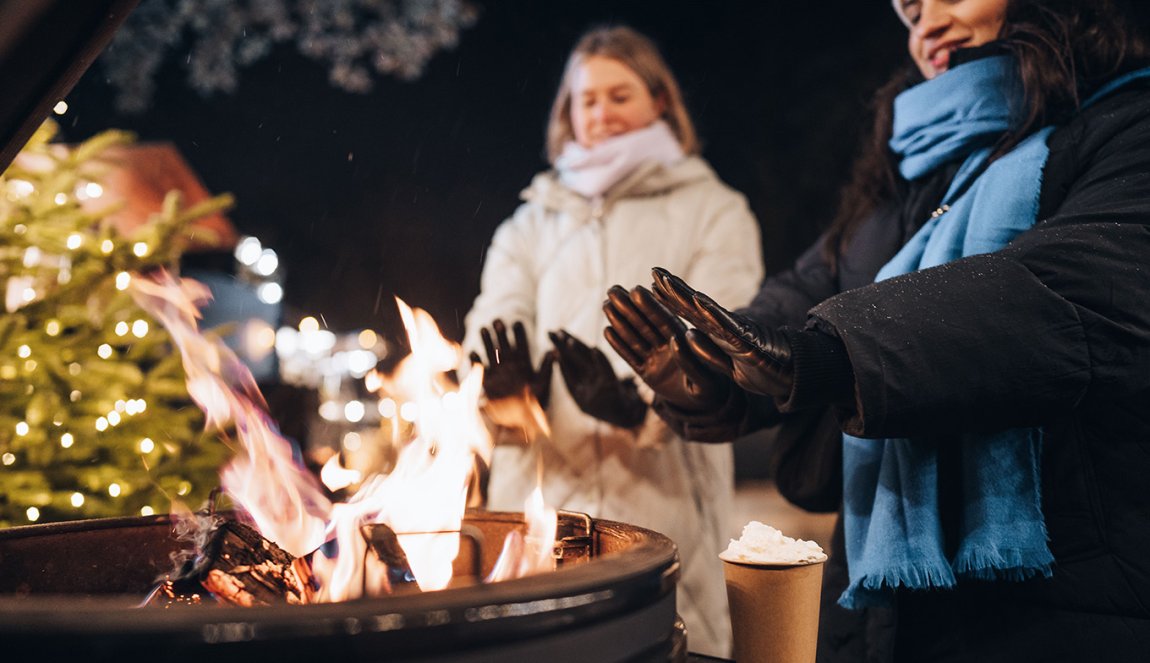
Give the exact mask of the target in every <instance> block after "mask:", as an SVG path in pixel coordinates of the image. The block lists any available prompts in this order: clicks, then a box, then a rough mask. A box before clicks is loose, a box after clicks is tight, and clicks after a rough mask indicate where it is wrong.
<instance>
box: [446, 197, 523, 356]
mask: <svg viewBox="0 0 1150 663" xmlns="http://www.w3.org/2000/svg"><path fill="white" fill-rule="evenodd" d="M536 213H538V211H537V209H536V208H535V207H534V206H532V205H531V204H530V203H525V204H523V205H521V206H520V207H519V209H517V210H516V211H515V214H514V215H512V217H511V218H509V219H507V220H506V221H504V222H503V223H502V224H500V226H499V227H498V228H497V229H496V230H495V235H494V237H493V238H492V239H491V245H490V246H488V248H487V253H486V255H485V256H484V259H483V272H482V274H481V276H480V279H479V295H478V296H477V297H476V298H475V302H474V303H473V304H472V305H471V310H470V311H469V312H468V313H467V317H466V320H465V325H466V330H467V331H466V333H465V335H464V339H463V349H464V353H465V356H466V355H467V354H469V353H470V352H478V353H479V354H480V356H483V343H482V341H481V340H480V336H479V330H480V329H482V328H483V327H488V326H490V325H491V323H492V322H493V321H494V320H496V319H497V318H498V319H501V320H503V321H504V322H506V323H507V324H508V325H511V324H512V323H513V322H516V321H522V322H523V324H524V325H525V326H526V327H527V337H528V338H534V328H535V293H536V291H537V283H536V274H537V273H538V270H536V269H535V254H536V251H537V247H536V246H535V242H534V241H533V240H532V232H531V229H532V227H533V223H532V217H533V215H534V214H536ZM537 351H538V348H532V352H533V354H534V353H537ZM484 359H485V360H486V357H484Z"/></svg>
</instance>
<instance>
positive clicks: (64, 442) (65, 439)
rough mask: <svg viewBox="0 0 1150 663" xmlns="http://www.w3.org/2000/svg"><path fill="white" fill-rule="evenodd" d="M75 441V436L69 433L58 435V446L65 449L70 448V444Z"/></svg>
mask: <svg viewBox="0 0 1150 663" xmlns="http://www.w3.org/2000/svg"><path fill="white" fill-rule="evenodd" d="M75 443H76V438H74V437H72V434H71V433H64V434H63V435H61V436H60V446H62V447H64V448H65V449H70V448H72V445H73V444H75Z"/></svg>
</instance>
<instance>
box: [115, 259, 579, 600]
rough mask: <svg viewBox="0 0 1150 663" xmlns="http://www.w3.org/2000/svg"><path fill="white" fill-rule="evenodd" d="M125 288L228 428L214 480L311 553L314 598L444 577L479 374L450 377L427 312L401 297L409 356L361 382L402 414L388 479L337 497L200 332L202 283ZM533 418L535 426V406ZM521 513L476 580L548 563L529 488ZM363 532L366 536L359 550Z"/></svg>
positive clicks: (535, 497)
mask: <svg viewBox="0 0 1150 663" xmlns="http://www.w3.org/2000/svg"><path fill="white" fill-rule="evenodd" d="M130 291H131V292H132V294H133V297H135V299H136V300H137V302H138V303H139V304H140V305H141V306H142V307H143V308H145V309H146V310H148V311H149V312H151V313H152V314H153V315H154V316H155V317H156V318H157V319H158V320H160V321H161V322H162V323H163V324H164V326H165V327H167V328H168V330H169V331H170V332H171V335H172V338H173V339H174V340H175V342H176V344H177V345H178V346H179V348H180V352H181V355H182V358H183V361H184V366H185V370H186V372H187V376H188V390H189V393H190V394H191V396H192V398H193V400H195V402H196V404H197V405H198V406H199V407H200V408H201V409H203V410H204V413H205V417H206V425H207V426H208V427H210V428H214V429H218V430H223V429H225V427H227V426H228V425H229V424H234V427H235V431H236V436H237V438H238V442H239V447H240V449H239V452H238V453H237V455H236V458H235V459H234V460H233V461H232V462H231V463H230V464H229V465H228V466H227V467H225V468H224V469H223V470H222V472H221V483H222V484H223V487H224V489H225V490H226V491H227V492H228V494H229V495H231V496H232V498H233V499H234V500H235V502H236V503H237V504H238V505H239V506H240V507H241V508H242V509H243V510H244V511H246V512H247V513H249V514H250V515H251V517H252V520H253V521H254V522H255V525H256V527H257V528H258V529H259V531H260V533H261V534H262V535H263V536H264V537H265V538H267V539H269V540H271V541H274V542H275V543H277V544H278V545H279V546H280V547H282V548H283V549H284V550H286V551H287V552H289V553H291V554H292V555H294V556H295V557H297V558H299V557H305V556H306V558H307V559H308V560H310V573H311V576H312V577H313V578H314V580H315V582H316V583H317V585H318V589H317V591H316V592H315V595H314V600H317V601H341V600H347V599H354V598H358V597H360V596H363V595H364V594H367V595H378V594H382V593H388V592H391V591H394V590H395V589H396V586H397V584H409V583H416V584H418V587H419V589H421V590H423V591H428V590H436V589H442V588H445V587H447V586H448V585H449V583H450V582H451V580H452V562H453V560H454V559H455V558H456V556H457V555H458V554H459V549H460V529H461V527H462V524H463V516H464V513H465V510H466V506H467V491H468V486H469V485H470V483H471V481H472V475H473V473H474V472H475V468H476V465H477V463H482V464H488V463H489V462H490V459H491V450H492V440H491V436H490V435H489V433H488V431H487V427H486V425H485V424H484V421H483V418H482V416H481V414H480V403H481V399H482V398H483V392H482V384H483V376H482V370H481V368H479V367H477V369H476V370H472V371H471V372H470V373H469V374H468V375H467V377H466V378H465V379H464V380H463V381H462V382H461V383H459V384H456V383H455V382H454V381H453V380H452V379H450V378H449V374H450V372H451V371H452V370H453V369H455V368H456V367H458V366H459V365H460V363H461V359H462V353H461V350H460V348H459V347H458V346H457V345H456V344H454V343H451V342H450V341H448V340H447V339H444V338H443V336H442V334H440V332H439V328H438V327H437V325H436V324H435V321H434V320H433V319H432V318H431V316H430V315H428V314H427V313H426V312H425V311H422V310H419V309H412V308H410V307H408V306H407V305H405V304H404V303H403V302H402V301H400V302H399V307H400V313H401V316H402V318H403V322H404V326H405V328H406V329H407V333H408V338H409V341H410V345H411V349H412V352H411V355H410V356H408V357H406V358H405V359H404V360H403V362H401V363H400V365H399V366H398V367H397V368H396V370H395V371H393V372H392V373H390V374H387V375H384V374H380V373H373V374H371V375H370V376H369V383H370V384H371V385H372V386H373V388H378V390H379V391H380V392H381V393H383V394H386V395H387V396H388V397H390V398H393V399H395V400H396V401H397V402H399V403H402V404H403V407H404V408H407V410H408V411H409V412H411V411H413V412H414V415H413V416H412V428H411V431H412V435H411V439H410V440H408V441H406V442H405V444H404V446H403V448H402V449H401V450H400V452H399V454H398V460H397V462H396V464H395V467H394V468H393V469H392V470H391V472H390V473H388V474H387V475H372V476H369V477H366V478H365V479H363V481H362V482H361V483H360V485H359V488H358V489H357V490H356V491H355V493H354V494H353V495H352V496H351V497H350V498H349V499H348V500H347V501H346V502H342V503H332V502H331V501H330V500H329V499H328V498H327V497H326V493H325V492H324V490H323V488H322V486H320V484H319V482H318V481H317V480H316V479H315V477H314V476H313V475H312V474H310V473H309V472H307V471H306V470H305V469H304V468H303V467H302V465H301V464H300V462H299V459H298V457H297V454H296V450H295V449H294V447H293V445H292V443H291V442H290V441H288V440H287V439H285V438H284V437H283V436H281V435H280V434H279V432H278V431H277V429H276V426H275V423H274V422H273V421H272V420H271V419H270V417H268V415H267V414H266V411H265V410H266V404H265V403H264V401H263V398H262V396H261V395H260V394H259V391H258V389H257V388H256V385H255V381H254V379H252V376H251V374H250V372H248V370H247V368H246V367H245V366H244V365H243V364H242V363H241V362H240V361H239V359H237V358H236V356H235V355H234V354H233V353H232V352H231V351H230V350H229V349H228V348H227V347H226V346H224V345H223V344H222V343H221V342H220V341H219V340H218V339H209V338H207V337H205V336H203V335H202V334H201V333H200V332H199V330H198V325H197V323H196V321H197V319H198V318H199V313H198V308H197V305H200V304H202V303H203V302H205V301H207V298H208V297H209V296H210V294H209V292H208V290H207V288H206V287H204V286H203V285H201V284H199V283H196V282H194V281H190V280H180V279H177V278H175V277H173V276H171V275H169V274H167V273H166V272H161V273H159V274H158V275H156V276H154V277H152V278H142V277H139V276H136V277H134V278H133V279H132V280H131V285H130ZM536 409H538V408H537V407H536ZM535 418H536V419H537V421H540V422H542V421H543V418H542V412H541V411H539V412H538V413H537V414H536V415H535ZM332 461H335V463H334V464H333V462H332ZM347 473H348V470H344V469H343V468H341V467H339V466H338V457H337V456H333V458H332V459H331V460H329V462H328V464H327V465H325V467H324V472H323V475H324V476H325V477H332V478H333V480H336V481H340V482H343V483H344V484H345V485H351V484H353V483H354V482H355V480H356V479H357V478H358V477H355V476H354V475H349V474H347ZM524 513H525V516H526V518H527V521H528V527H527V531H526V533H525V534H519V533H518V532H513V533H512V534H511V535H509V537H508V540H507V541H506V542H505V545H504V555H502V556H501V558H500V559H499V560H498V561H497V563H496V566H495V570H494V571H493V572H492V574H491V575H490V577H489V578H488V580H503V579H508V578H516V577H521V576H524V575H529V574H532V573H538V572H541V571H547V570H552V569H554V567H555V561H554V556H553V547H554V542H555V533H556V529H557V515H556V512H555V511H554V510H553V509H550V508H548V507H547V506H546V505H545V504H544V503H543V497H542V491H541V490H540V489H537V490H536V491H535V493H533V494H532V496H531V497H530V498H529V499H528V500H527V503H526V504H525V505H524ZM365 532H371V538H372V541H373V545H372V549H371V550H369V546H368V538H367V535H366V534H365ZM298 561H299V560H297V562H298Z"/></svg>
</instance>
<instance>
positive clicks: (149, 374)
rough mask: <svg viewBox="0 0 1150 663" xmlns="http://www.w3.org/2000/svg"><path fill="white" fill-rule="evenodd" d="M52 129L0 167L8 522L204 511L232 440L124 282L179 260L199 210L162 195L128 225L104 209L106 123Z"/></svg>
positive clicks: (110, 142)
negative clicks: (72, 139) (222, 435)
mask: <svg viewBox="0 0 1150 663" xmlns="http://www.w3.org/2000/svg"><path fill="white" fill-rule="evenodd" d="M55 134H56V127H55V125H54V124H53V123H51V122H49V123H47V124H45V125H44V126H43V127H41V129H40V130H39V131H38V132H37V133H36V135H35V136H33V138H32V140H31V141H29V143H28V145H27V146H26V147H25V148H24V149H23V150H22V151H21V153H20V155H19V156H18V157H17V158H16V160H15V161H14V162H13V165H12V166H11V167H9V169H8V170H7V171H5V172H4V173H3V174H2V175H0V287H2V288H3V292H4V293H5V309H6V310H5V312H3V313H0V527H6V526H11V525H21V524H29V523H32V522H46V521H58V520H73V519H79V518H93V517H104V516H119V515H136V514H144V515H149V514H152V513H165V512H167V510H168V509H169V508H170V503H171V502H172V501H174V500H178V501H180V502H182V503H185V504H187V505H189V506H192V507H193V508H195V507H199V506H200V505H201V504H202V503H203V501H204V500H205V499H206V498H207V497H208V495H209V493H210V492H211V491H212V489H213V488H215V487H216V486H217V485H218V480H219V468H220V466H221V465H222V464H223V463H224V462H225V461H226V459H227V458H229V457H230V455H231V451H230V450H229V449H228V447H227V446H226V445H225V444H224V443H223V442H222V441H221V440H220V439H219V438H218V437H217V436H216V435H215V434H207V433H204V431H203V415H202V413H201V412H200V410H199V409H198V408H196V407H195V406H194V405H193V403H192V402H191V400H190V398H189V397H188V393H187V387H186V384H185V376H184V372H183V367H182V365H181V362H180V355H179V353H178V352H175V351H173V349H172V347H171V343H170V340H169V337H168V334H167V333H166V332H165V330H164V329H163V328H162V327H161V326H160V325H159V324H157V323H156V322H155V321H154V320H152V319H151V318H149V317H148V316H147V315H146V314H145V313H144V312H143V311H142V310H141V309H140V308H139V307H138V306H136V304H135V303H134V302H133V301H132V298H131V296H130V295H129V294H128V293H127V292H126V291H125V289H126V288H127V286H128V284H129V283H130V280H131V279H132V277H133V274H136V273H141V272H147V271H148V270H150V269H155V268H158V267H167V268H169V269H174V268H175V267H176V266H177V264H178V261H179V258H180V255H181V252H182V251H183V248H184V243H185V242H186V237H187V235H186V234H185V233H184V232H183V231H184V230H185V229H186V227H187V225H188V224H189V223H190V222H191V221H192V220H194V219H196V218H198V217H200V216H202V215H205V214H209V213H212V212H215V211H218V210H220V209H221V208H223V207H226V206H227V205H228V204H229V202H230V201H229V200H228V198H227V197H217V198H214V199H212V200H210V201H208V202H206V203H203V204H201V205H197V206H195V207H193V208H190V209H184V208H183V207H182V205H181V203H180V196H179V194H178V193H176V192H172V193H169V194H168V196H167V198H166V199H165V200H164V205H163V208H162V209H161V210H157V211H156V214H154V215H153V216H152V218H151V219H150V221H149V222H148V223H146V224H144V225H142V226H140V227H138V228H136V229H134V230H132V231H127V232H125V231H119V230H117V229H116V227H115V226H114V225H113V224H112V223H110V222H109V220H108V218H107V217H108V215H109V214H110V212H111V211H112V210H110V209H107V208H106V207H105V208H104V209H101V208H100V206H99V205H98V204H94V203H98V198H99V195H100V191H101V188H100V187H101V185H100V181H101V173H106V172H107V169H108V164H107V163H106V162H103V161H101V159H100V154H101V152H103V151H104V150H106V149H107V148H109V147H111V146H115V145H123V144H126V143H129V142H131V140H132V136H130V135H129V134H125V133H122V132H115V131H109V132H105V133H102V134H100V135H98V136H96V137H94V138H92V139H90V140H88V141H86V142H84V143H82V144H80V145H77V146H65V145H61V144H57V143H53V142H52V139H53V138H54V137H55Z"/></svg>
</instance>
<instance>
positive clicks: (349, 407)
mask: <svg viewBox="0 0 1150 663" xmlns="http://www.w3.org/2000/svg"><path fill="white" fill-rule="evenodd" d="M363 415H364V407H363V403H361V402H359V401H348V402H347V404H346V405H344V406H343V416H344V418H345V419H347V420H348V421H350V422H351V423H353V424H355V423H359V422H360V421H362V420H363Z"/></svg>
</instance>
